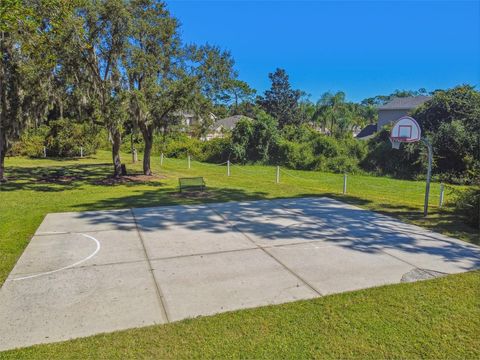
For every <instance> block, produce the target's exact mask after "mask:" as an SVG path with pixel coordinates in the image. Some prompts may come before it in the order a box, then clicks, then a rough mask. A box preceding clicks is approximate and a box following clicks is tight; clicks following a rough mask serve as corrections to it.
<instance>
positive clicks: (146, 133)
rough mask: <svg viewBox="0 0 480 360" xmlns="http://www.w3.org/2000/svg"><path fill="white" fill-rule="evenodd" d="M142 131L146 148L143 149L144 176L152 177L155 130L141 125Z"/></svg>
mask: <svg viewBox="0 0 480 360" xmlns="http://www.w3.org/2000/svg"><path fill="white" fill-rule="evenodd" d="M140 130H141V131H142V135H143V141H144V143H145V147H144V149H143V174H144V175H147V176H150V175H152V169H151V168H150V154H151V153H152V145H153V129H151V128H150V127H148V126H145V125H141V126H140Z"/></svg>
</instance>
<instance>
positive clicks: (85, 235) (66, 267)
mask: <svg viewBox="0 0 480 360" xmlns="http://www.w3.org/2000/svg"><path fill="white" fill-rule="evenodd" d="M43 234H46V233H43ZM50 234H61V232H51V233H50ZM70 234H73V233H70ZM78 235H81V236H83V237H86V238H87V239H90V240H92V241H94V242H95V244H96V248H95V250H94V251H93V252H92V253H91V254H90V255H88V256H87V257H85V258H83V259H82V260H79V261H77V262H75V263H73V264H70V265H67V266H64V267H61V268H59V269H55V270H51V271H46V272H42V273H38V274H34V275H28V276H22V277H18V278H13V279H8V281H18V280H26V279H32V278H36V277H40V276H44V275H50V274H54V273H56V272H59V271H63V270H66V269H70V268H73V267H75V266H77V265H80V264H82V263H84V262H85V261H88V260H90V259H91V258H93V257H94V256H95V255H97V253H98V252H99V251H100V247H101V246H100V242H99V241H98V240H97V239H95V238H94V237H93V236H90V235H87V234H83V233H78Z"/></svg>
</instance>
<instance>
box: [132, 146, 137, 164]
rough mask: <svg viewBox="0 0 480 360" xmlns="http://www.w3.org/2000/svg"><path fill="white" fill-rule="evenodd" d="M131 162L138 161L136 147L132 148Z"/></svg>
mask: <svg viewBox="0 0 480 360" xmlns="http://www.w3.org/2000/svg"><path fill="white" fill-rule="evenodd" d="M132 156H133V162H134V163H136V162H137V161H138V154H137V149H133V154H132Z"/></svg>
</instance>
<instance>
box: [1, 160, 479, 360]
mask: <svg viewBox="0 0 480 360" xmlns="http://www.w3.org/2000/svg"><path fill="white" fill-rule="evenodd" d="M124 159H129V157H128V156H127V155H125V156H124ZM6 166H7V176H8V177H9V178H10V181H9V182H7V183H6V184H1V185H0V200H1V201H0V284H2V283H3V282H4V280H5V279H6V277H7V276H8V273H9V272H10V271H11V269H12V268H13V266H14V264H15V262H16V261H17V259H18V257H19V256H20V255H21V253H22V251H23V250H24V248H25V246H26V245H27V244H28V241H29V239H30V237H31V236H32V234H33V233H34V232H35V229H36V228H37V227H38V226H39V225H40V223H41V222H42V220H43V218H44V216H45V215H46V214H47V213H50V212H61V211H84V210H97V209H114V208H126V207H142V206H155V205H173V204H186V203H199V202H207V201H209V202H215V201H231V200H245V199H270V198H279V197H295V196H330V197H334V198H337V199H340V200H342V201H345V202H348V203H351V204H355V205H358V206H360V207H363V208H367V209H372V210H375V211H379V212H382V213H386V214H390V215H392V216H395V217H398V218H400V219H402V220H404V221H406V222H410V223H414V224H417V225H420V226H423V227H426V228H430V229H432V230H435V231H439V232H442V233H445V234H448V235H451V236H454V237H457V238H460V239H463V240H465V241H469V242H473V243H476V244H479V243H480V238H479V234H478V230H476V229H473V228H471V227H468V226H467V225H465V224H464V223H463V221H462V220H461V219H460V218H459V217H458V216H457V215H456V214H455V213H454V212H453V211H452V210H451V209H450V208H448V207H447V208H444V209H443V210H441V211H440V210H439V209H438V196H439V185H438V184H433V185H432V191H431V202H430V205H431V207H430V209H431V215H430V216H429V217H428V218H426V219H425V218H423V217H422V210H423V196H424V188H425V184H424V183H423V182H415V181H401V180H395V179H389V178H384V177H372V176H360V175H355V176H354V175H349V177H348V194H347V195H342V194H341V192H342V187H343V175H339V174H329V173H319V172H307V171H305V172H304V171H291V170H288V171H282V173H281V181H280V184H275V168H274V167H268V166H244V167H239V166H232V168H231V175H232V176H230V177H227V176H226V167H225V166H217V165H213V164H204V163H199V162H195V161H193V162H192V168H191V169H187V161H186V160H177V159H166V160H165V162H164V166H163V167H160V160H159V158H158V157H155V158H153V170H154V172H155V173H156V174H157V175H159V176H156V177H154V178H153V179H151V180H148V181H144V182H138V181H132V182H126V183H123V184H116V185H111V184H110V183H109V182H108V181H105V179H106V177H107V176H108V175H109V174H110V173H111V169H112V166H111V164H110V156H109V153H108V152H99V153H98V155H97V156H95V157H92V158H86V159H81V160H80V159H69V160H53V159H37V160H32V159H24V158H9V159H7V162H6ZM127 167H128V169H129V170H130V171H131V172H133V173H140V170H141V164H140V163H137V164H135V165H131V164H128V161H127ZM182 176H203V177H205V179H206V182H207V186H208V191H207V192H206V193H205V194H203V195H200V196H182V195H179V194H178V190H177V183H178V180H177V179H178V177H182ZM448 197H449V194H448V193H447V194H446V199H447V201H448ZM479 288H480V275H479V273H478V272H477V273H471V274H465V275H456V276H449V277H447V278H444V279H439V280H435V281H430V282H422V283H418V284H406V285H398V286H390V287H384V288H379V289H371V290H365V291H360V292H356V293H349V294H343V295H335V296H332V297H326V298H323V299H317V300H312V301H305V302H297V303H292V304H287V305H282V306H278V307H266V308H261V309H254V310H247V311H240V312H236V313H228V314H222V315H218V316H214V317H210V318H203V319H196V320H189V321H183V322H181V323H178V324H171V325H167V326H158V327H151V328H146V329H139V330H132V331H126V332H120V333H114V334H110V335H101V336H96V337H92V338H88V339H81V340H76V341H73V342H68V343H65V344H56V345H48V346H42V347H35V348H33V349H32V350H23V351H21V352H18V353H17V352H14V353H13V354H12V356H13V357H17V356H20V355H24V356H26V357H30V356H35V355H38V356H42V357H43V356H45V357H49V356H54V357H59V358H63V357H66V356H67V354H68V356H72V357H78V358H84V357H86V356H89V355H91V356H95V357H102V356H103V357H115V356H117V357H119V358H121V357H123V356H124V355H125V356H128V355H130V356H134V355H135V351H139V352H140V353H141V355H140V356H156V357H159V358H163V357H195V356H197V357H200V356H202V355H205V356H211V357H232V356H233V357H246V358H251V357H297V356H298V357H323V356H330V357H349V356H350V357H351V356H361V357H422V356H430V355H431V356H430V357H450V358H451V357H472V355H473V354H476V355H477V357H478V355H479V344H478V342H477V343H475V342H474V341H473V340H472V333H473V332H475V330H476V331H477V332H478V331H479V329H480V326H479V323H478V321H477V320H478V319H480V316H479V315H480V314H479V303H478V296H479V295H480V294H479V293H478V289H479ZM475 291H477V293H476V294H475ZM475 295H477V296H476V297H475ZM475 300H476V301H475ZM475 319H477V320H475ZM457 351H459V352H457ZM2 356H4V354H1V355H0V357H2Z"/></svg>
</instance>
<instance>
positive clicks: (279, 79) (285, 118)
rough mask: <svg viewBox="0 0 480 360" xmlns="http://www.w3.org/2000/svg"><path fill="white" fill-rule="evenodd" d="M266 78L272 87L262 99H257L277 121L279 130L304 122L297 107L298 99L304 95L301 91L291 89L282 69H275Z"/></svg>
mask: <svg viewBox="0 0 480 360" xmlns="http://www.w3.org/2000/svg"><path fill="white" fill-rule="evenodd" d="M268 77H269V78H270V81H271V82H272V86H271V88H270V89H269V90H266V91H265V94H264V96H263V97H260V98H259V99H258V102H259V104H260V105H261V106H262V108H263V109H264V110H265V111H266V112H267V113H268V114H269V115H271V116H272V117H274V118H275V119H277V120H278V124H279V126H280V127H281V128H282V127H284V126H285V125H289V124H296V125H298V124H300V123H302V122H304V121H305V120H306V119H304V118H302V116H301V115H302V112H301V109H300V107H299V102H300V99H301V97H302V96H303V95H304V93H303V91H301V90H294V89H292V87H291V85H290V81H289V79H288V75H287V73H286V71H285V70H284V69H276V70H275V72H274V73H270V74H268Z"/></svg>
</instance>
